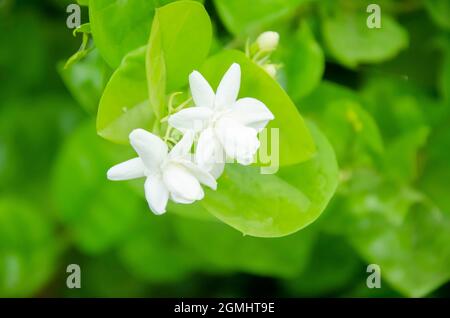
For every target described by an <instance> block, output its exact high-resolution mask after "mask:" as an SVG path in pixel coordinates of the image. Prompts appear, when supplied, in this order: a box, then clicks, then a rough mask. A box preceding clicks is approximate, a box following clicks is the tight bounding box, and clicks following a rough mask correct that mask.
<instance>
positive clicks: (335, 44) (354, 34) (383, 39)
mask: <svg viewBox="0 0 450 318" xmlns="http://www.w3.org/2000/svg"><path fill="white" fill-rule="evenodd" d="M366 19H367V16H366V15H365V14H363V13H354V14H352V13H345V12H343V10H339V11H337V12H336V13H335V15H334V16H328V17H325V18H324V19H322V24H321V26H322V34H323V37H324V40H325V44H326V45H327V48H328V49H329V52H330V53H331V55H332V56H333V57H334V58H336V59H337V60H338V62H340V63H341V64H343V65H345V66H347V67H350V68H355V67H356V66H358V65H359V64H363V63H380V62H383V61H385V60H388V59H391V58H393V57H394V56H396V55H397V54H398V53H399V52H400V51H401V50H402V49H404V48H406V47H407V46H408V34H407V33H406V31H405V30H404V29H403V28H402V27H401V26H400V25H399V24H398V23H397V22H396V21H395V20H394V19H393V18H391V17H390V16H389V15H387V14H386V13H383V15H382V19H381V28H379V29H378V28H373V29H370V28H368V27H367V25H366Z"/></svg>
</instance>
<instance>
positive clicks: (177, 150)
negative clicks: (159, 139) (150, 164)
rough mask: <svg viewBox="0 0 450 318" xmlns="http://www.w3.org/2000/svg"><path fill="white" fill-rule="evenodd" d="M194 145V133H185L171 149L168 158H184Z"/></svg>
mask: <svg viewBox="0 0 450 318" xmlns="http://www.w3.org/2000/svg"><path fill="white" fill-rule="evenodd" d="M193 143H194V132H192V131H186V132H185V133H184V135H183V138H181V140H180V141H179V142H178V143H177V144H176V145H175V146H174V147H173V148H172V150H171V151H170V153H169V158H171V159H175V158H185V157H186V156H187V155H188V154H189V152H190V150H191V148H192V144H193Z"/></svg>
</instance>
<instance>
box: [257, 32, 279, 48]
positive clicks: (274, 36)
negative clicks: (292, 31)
mask: <svg viewBox="0 0 450 318" xmlns="http://www.w3.org/2000/svg"><path fill="white" fill-rule="evenodd" d="M279 40H280V35H279V34H278V33H277V32H273V31H267V32H264V33H261V34H260V35H259V36H258V38H257V39H256V43H257V44H258V46H259V49H260V50H262V51H274V50H275V49H276V48H277V46H278V41H279Z"/></svg>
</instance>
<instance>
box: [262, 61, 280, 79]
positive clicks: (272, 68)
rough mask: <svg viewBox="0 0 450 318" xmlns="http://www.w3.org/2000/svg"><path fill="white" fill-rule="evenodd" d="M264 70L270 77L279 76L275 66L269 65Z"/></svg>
mask: <svg viewBox="0 0 450 318" xmlns="http://www.w3.org/2000/svg"><path fill="white" fill-rule="evenodd" d="M263 68H264V70H265V71H266V72H267V74H269V75H270V76H272V77H275V76H276V75H277V66H276V65H275V64H267V65H264V66H263Z"/></svg>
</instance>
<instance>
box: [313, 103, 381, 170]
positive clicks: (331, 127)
mask: <svg viewBox="0 0 450 318" xmlns="http://www.w3.org/2000/svg"><path fill="white" fill-rule="evenodd" d="M320 127H322V129H323V130H324V132H325V134H326V135H327V136H329V138H330V142H331V144H332V145H333V147H334V149H335V150H336V154H337V156H338V158H339V160H340V162H343V163H344V162H346V161H347V160H351V159H353V157H352V156H353V155H354V156H356V157H357V156H358V154H360V152H361V150H363V151H365V152H372V153H374V154H378V155H379V154H381V153H382V152H383V141H382V139H381V135H380V132H379V130H378V127H377V125H376V123H375V121H374V120H373V118H372V116H371V115H370V114H369V113H368V112H366V111H365V110H364V109H363V108H362V107H361V106H360V104H358V103H356V102H354V101H350V100H344V99H343V100H337V101H331V102H329V103H328V104H327V108H326V110H325V112H324V114H323V116H322V122H321V125H320Z"/></svg>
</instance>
